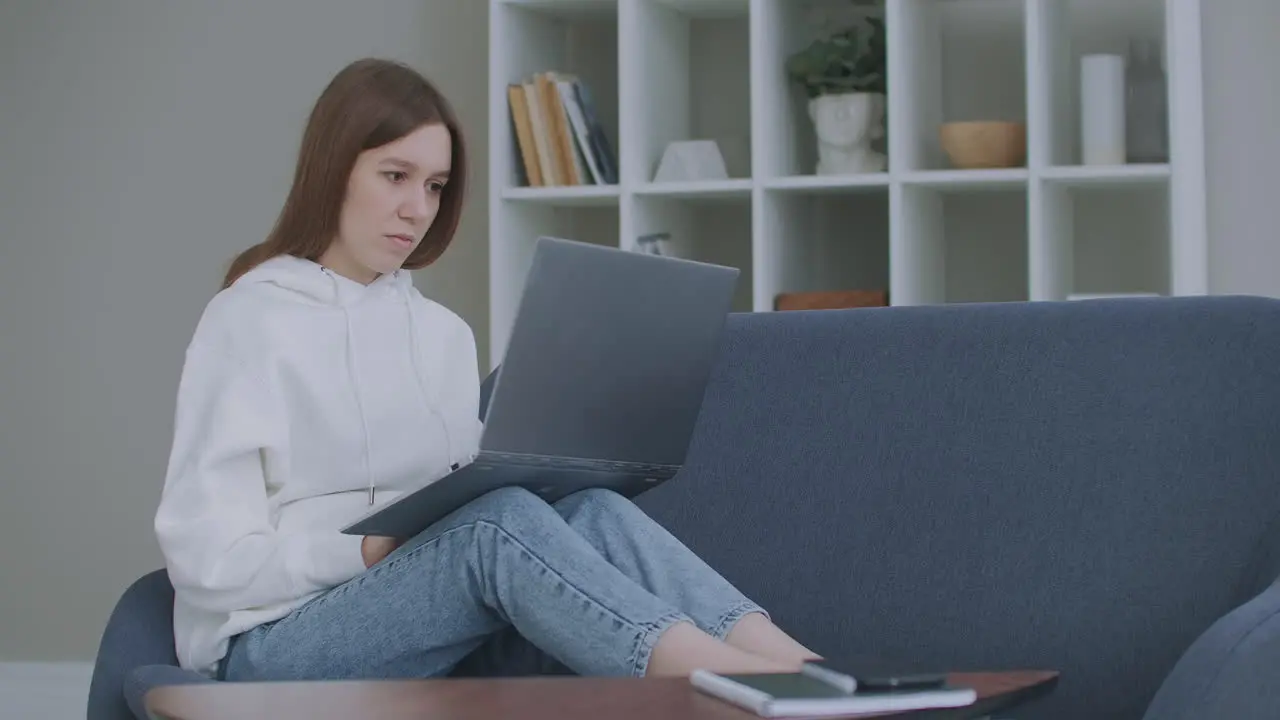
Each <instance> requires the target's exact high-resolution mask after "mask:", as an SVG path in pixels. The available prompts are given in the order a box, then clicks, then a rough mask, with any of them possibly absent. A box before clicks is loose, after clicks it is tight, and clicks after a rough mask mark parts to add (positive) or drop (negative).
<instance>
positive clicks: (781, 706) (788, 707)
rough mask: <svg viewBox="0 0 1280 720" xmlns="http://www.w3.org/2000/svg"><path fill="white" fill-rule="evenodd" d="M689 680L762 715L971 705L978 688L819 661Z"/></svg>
mask: <svg viewBox="0 0 1280 720" xmlns="http://www.w3.org/2000/svg"><path fill="white" fill-rule="evenodd" d="M689 679H690V682H691V683H693V686H694V687H695V688H697V689H698V690H699V691H701V692H703V693H706V694H707V695H711V696H713V697H716V698H719V699H720V700H723V701H725V702H727V703H730V704H732V705H736V706H737V707H740V708H743V709H744V710H748V711H750V712H753V713H755V714H756V715H758V716H760V717H767V718H779V717H800V716H805V717H823V716H835V715H843V716H847V715H858V714H867V713H884V712H896V711H904V710H921V709H927V708H953V707H964V706H965V705H972V704H973V703H974V702H975V701H976V700H977V699H978V694H977V692H976V691H975V690H974V689H973V688H969V687H957V686H954V685H949V684H947V683H946V682H945V681H943V682H941V683H939V684H937V685H929V686H921V687H911V686H907V687H902V688H893V687H887V686H883V685H880V684H877V685H875V686H873V687H859V685H858V681H857V679H856V678H854V677H853V676H851V675H846V674H844V673H840V672H837V671H834V670H832V669H830V668H826V667H824V666H822V665H819V664H816V663H810V664H807V665H806V666H805V667H804V668H803V669H802V670H800V671H799V672H794V673H758V674H742V675H739V674H720V673H715V672H711V671H709V670H695V671H694V672H693V673H692V674H691V675H690V678H689Z"/></svg>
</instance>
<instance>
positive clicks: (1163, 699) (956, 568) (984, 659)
mask: <svg viewBox="0 0 1280 720" xmlns="http://www.w3.org/2000/svg"><path fill="white" fill-rule="evenodd" d="M638 502H639V503H640V505H642V506H643V507H644V508H645V509H646V510H648V511H649V512H650V513H651V514H652V515H654V516H655V517H656V518H658V519H659V520H660V521H661V522H663V523H664V524H666V525H667V526H668V527H670V528H671V529H672V530H673V531H674V532H675V533H676V534H677V535H679V536H680V537H682V538H683V539H684V540H685V541H686V542H687V543H688V544H689V545H691V546H692V547H693V548H694V549H695V550H696V551H698V552H699V553H701V554H702V555H703V556H704V557H706V558H707V559H708V560H709V561H710V562H711V563H712V564H713V565H715V566H716V567H718V568H720V569H721V570H722V571H723V572H724V573H725V574H726V575H727V576H728V577H729V578H730V579H731V580H733V581H735V582H736V583H738V584H739V585H740V586H741V587H743V588H745V589H746V590H747V591H748V592H749V593H750V594H752V595H754V596H755V597H756V598H757V599H759V600H760V601H762V602H763V603H764V604H765V605H766V606H767V607H769V608H771V609H772V611H773V613H774V614H775V616H776V619H777V621H778V622H779V623H780V624H781V625H783V626H784V627H786V628H788V629H790V630H791V631H792V632H793V633H794V634H795V635H797V636H798V637H799V638H800V639H801V640H802V641H804V642H806V643H808V644H809V645H811V646H812V647H814V648H815V649H817V650H818V651H819V652H822V653H824V654H826V655H827V656H828V657H829V658H830V660H831V661H832V662H834V663H836V664H837V665H845V666H846V667H848V668H849V669H851V670H853V671H854V672H859V671H864V672H865V671H883V670H885V669H892V670H939V669H954V670H977V669H999V668H1049V669H1057V670H1060V671H1061V672H1062V675H1061V679H1060V682H1059V684H1058V686H1057V688H1056V690H1055V691H1054V692H1053V693H1051V694H1050V695H1048V696H1047V697H1044V698H1042V699H1039V700H1036V701H1034V702H1033V703H1032V704H1029V705H1026V706H1024V707H1022V708H1021V709H1020V710H1018V711H1016V712H1015V713H1014V715H1015V716H1016V717H1018V718H1023V719H1025V720H1049V719H1055V720H1056V719H1059V718H1073V719H1075V718H1090V719H1091V720H1099V719H1103V718H1146V719H1148V720H1174V719H1182V718H1188V719H1189V718H1233V719H1234V720H1248V719H1251V718H1263V717H1267V718H1276V717H1280V584H1278V583H1277V577H1280V301H1273V300H1266V299H1259V298H1244V297H1211V298H1196V299H1172V300H1108V301H1088V302H1077V303H1019V304H992V305H958V306H934V307H920V308H888V309H865V310H852V311H814V312H793V313H765V314H749V315H735V316H733V317H732V318H731V329H730V332H729V335H728V340H727V344H726V346H725V348H724V352H723V355H722V357H721V362H720V365H719V367H718V369H717V371H716V373H715V375H714V378H713V381H712V384H711V387H710V389H709V391H708V395H707V399H706V405H705V409H704V413H703V416H702V418H701V420H700V424H699V427H698V430H697V434H696V438H695V439H694V443H693V448H692V454H691V457H690V460H689V464H688V467H687V468H686V469H685V470H684V472H683V473H682V474H681V476H680V477H679V478H677V479H676V480H675V481H672V482H670V483H668V484H666V485H664V486H662V487H660V488H658V489H655V490H653V491H651V492H650V493H649V494H647V495H645V496H642V497H641V498H640V499H639V500H638ZM171 598H172V589H171V588H170V587H169V586H168V583H167V581H166V578H165V575H164V573H163V572H162V571H157V572H156V573H153V574H151V575H148V576H147V577H144V578H142V579H141V580H139V581H138V582H137V583H136V584H134V585H133V586H132V587H131V588H130V589H129V590H128V592H126V593H125V595H124V597H123V598H122V599H121V601H120V604H119V606H118V608H117V609H116V611H115V613H114V614H113V615H112V617H111V619H110V622H109V625H108V627H107V629H106V632H105V634H104V636H103V638H102V644H101V650H100V655H99V658H98V665H97V669H96V672H95V674H94V678H93V685H92V690H91V697H90V705H89V718H90V720H125V719H126V718H132V717H134V716H137V717H142V713H141V707H140V701H141V697H142V694H143V693H144V692H145V691H146V690H147V689H148V688H150V687H153V686H155V685H158V684H165V683H176V682H204V681H205V680H203V679H202V678H199V677H196V676H193V675H191V674H189V673H186V672H184V671H182V670H180V669H178V668H176V667H173V664H174V654H173V647H172V640H171V637H170V628H169V622H170V602H171Z"/></svg>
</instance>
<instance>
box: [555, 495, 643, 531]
mask: <svg viewBox="0 0 1280 720" xmlns="http://www.w3.org/2000/svg"><path fill="white" fill-rule="evenodd" d="M554 507H555V509H556V511H557V512H559V513H560V515H562V516H563V517H564V518H565V520H567V521H570V523H572V521H573V520H574V519H576V518H581V517H584V516H599V515H610V516H616V515H618V514H622V513H633V512H638V508H636V507H635V505H634V504H633V503H632V502H631V501H630V500H628V499H627V498H626V497H624V496H622V495H620V494H618V493H617V492H614V491H613V490H608V489H605V488H588V489H586V490H579V491H578V492H576V493H573V494H572V495H568V496H565V497H564V498H562V499H560V500H558V501H556V502H555V503H554Z"/></svg>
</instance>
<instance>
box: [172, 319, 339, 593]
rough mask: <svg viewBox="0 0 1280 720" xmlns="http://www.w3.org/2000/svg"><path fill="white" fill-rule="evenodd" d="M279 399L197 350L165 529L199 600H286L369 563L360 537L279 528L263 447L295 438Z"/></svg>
mask: <svg viewBox="0 0 1280 720" xmlns="http://www.w3.org/2000/svg"><path fill="white" fill-rule="evenodd" d="M278 397H279V396H278V395H277V394H276V393H275V392H274V391H273V389H272V387H271V386H270V385H269V384H268V383H266V382H264V381H263V379H262V378H261V377H260V376H259V374H258V373H257V372H256V371H254V370H253V369H251V368H249V367H246V366H245V365H244V364H242V363H239V362H237V361H236V360H235V359H233V358H232V357H231V356H230V355H229V354H227V353H224V352H221V351H219V350H217V349H216V348H213V347H209V346H207V345H199V344H193V345H192V347H191V348H190V349H188V351H187V360H186V365H185V367H184V368H183V371H182V380H181V382H180V383H179V388H178V401H177V410H176V413H175V418H174V437H173V448H172V451H171V454H170V457H169V465H168V472H167V474H166V477H165V483H164V492H163V494H162V496H161V500H160V505H159V508H158V510H157V512H156V517H155V531H156V536H157V538H158V540H159V543H160V548H161V551H162V552H163V553H164V556H165V559H166V563H167V566H168V570H169V577H170V580H171V582H172V583H173V585H174V588H175V590H176V591H177V592H178V593H179V594H180V595H181V596H182V598H183V599H184V600H185V601H186V602H188V603H190V604H192V605H194V606H196V607H200V608H203V609H205V610H209V611H212V612H232V611H234V610H239V609H244V608H253V607H260V606H267V605H272V604H276V603H280V602H286V601H289V600H293V599H295V598H297V597H300V596H302V595H305V594H308V593H310V592H313V591H316V590H322V589H326V588H329V587H332V586H334V585H337V584H339V583H342V582H344V581H346V580H348V579H350V578H352V577H354V576H355V575H357V574H359V573H360V572H361V571H362V570H364V569H365V564H364V559H363V557H362V555H361V540H362V538H360V537H359V536H352V535H344V534H342V533H339V532H337V531H336V530H326V531H316V532H291V533H288V534H282V533H279V532H277V531H276V530H275V528H274V527H273V525H272V523H271V521H270V518H269V516H268V506H267V492H266V482H265V478H264V474H263V464H262V453H263V452H264V451H265V450H267V449H269V448H271V449H283V448H284V447H285V445H286V444H287V442H288V425H287V418H286V417H285V416H284V412H283V410H282V409H281V405H280V403H279V401H278Z"/></svg>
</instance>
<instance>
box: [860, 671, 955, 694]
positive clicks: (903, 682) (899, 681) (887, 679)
mask: <svg viewBox="0 0 1280 720" xmlns="http://www.w3.org/2000/svg"><path fill="white" fill-rule="evenodd" d="M946 684H947V676H946V674H945V673H919V674H915V675H882V676H879V677H861V676H859V677H858V690H859V691H863V690H865V691H867V692H888V691H894V690H897V691H904V692H906V691H918V690H932V689H936V688H940V687H943V686H945V685H946Z"/></svg>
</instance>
